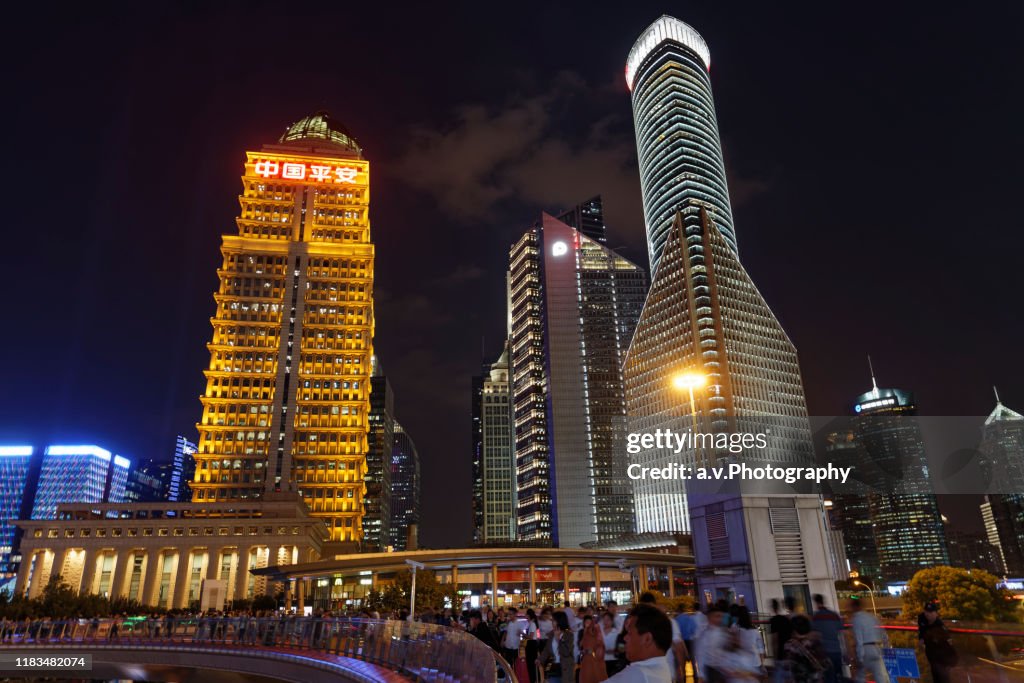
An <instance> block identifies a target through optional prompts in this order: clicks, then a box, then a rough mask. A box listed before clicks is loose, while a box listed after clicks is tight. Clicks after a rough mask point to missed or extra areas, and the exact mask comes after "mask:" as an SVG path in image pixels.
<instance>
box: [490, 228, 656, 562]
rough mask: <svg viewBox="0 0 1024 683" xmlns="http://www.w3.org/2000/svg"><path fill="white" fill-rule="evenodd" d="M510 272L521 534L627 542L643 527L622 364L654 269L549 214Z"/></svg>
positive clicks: (556, 540)
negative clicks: (637, 524) (636, 504)
mask: <svg viewBox="0 0 1024 683" xmlns="http://www.w3.org/2000/svg"><path fill="white" fill-rule="evenodd" d="M509 273H510V282H511V317H512V335H511V365H512V404H513V411H514V412H513V420H514V432H515V453H516V462H517V489H518V493H517V506H518V512H517V515H518V535H519V540H521V541H529V542H533V543H540V544H549V543H550V544H554V545H557V546H559V547H564V548H573V547H579V546H580V545H581V544H583V543H593V542H604V541H611V540H617V539H619V538H621V537H622V536H623V535H625V534H627V533H629V532H630V531H631V530H632V524H633V505H632V497H631V491H630V487H629V483H628V480H626V479H625V477H624V474H625V471H626V468H627V466H628V464H629V463H628V461H627V459H626V449H625V438H626V405H625V398H624V396H623V385H622V370H621V367H622V361H623V359H624V357H625V354H626V349H627V348H629V342H630V339H631V338H632V336H633V330H634V328H635V326H636V321H637V319H638V317H639V315H640V310H641V309H642V308H643V302H644V297H645V296H646V295H647V274H646V273H645V272H644V270H643V269H642V268H641V267H639V266H637V265H636V264H634V263H632V262H630V261H629V260H627V259H625V258H623V257H622V256H620V255H619V254H617V253H615V252H614V251H612V250H610V249H608V248H607V247H605V246H604V245H602V244H600V243H599V242H597V241H595V240H593V239H591V238H590V237H587V236H586V235H584V234H583V233H582V232H581V231H580V230H576V229H574V228H572V227H570V226H569V225H566V224H565V223H563V222H562V221H560V220H558V219H556V218H553V217H551V216H549V215H547V214H545V215H544V217H543V221H542V224H541V225H539V226H536V227H534V228H532V229H531V230H529V231H527V232H526V233H525V234H524V235H523V236H522V237H521V238H520V239H519V240H518V241H517V242H516V244H515V245H513V247H512V250H511V253H510V258H509Z"/></svg>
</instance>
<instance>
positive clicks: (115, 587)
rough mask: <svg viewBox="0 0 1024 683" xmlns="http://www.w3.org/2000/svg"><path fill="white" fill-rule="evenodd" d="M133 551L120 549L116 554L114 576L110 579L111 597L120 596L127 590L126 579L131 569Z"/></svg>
mask: <svg viewBox="0 0 1024 683" xmlns="http://www.w3.org/2000/svg"><path fill="white" fill-rule="evenodd" d="M131 558H132V552H131V551H125V550H119V551H115V554H114V576H113V578H112V579H111V580H110V599H111V600H113V599H115V598H120V597H122V596H123V595H124V592H125V586H126V583H125V580H126V579H127V578H128V570H129V569H131Z"/></svg>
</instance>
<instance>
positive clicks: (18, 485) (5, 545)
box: [0, 444, 35, 583]
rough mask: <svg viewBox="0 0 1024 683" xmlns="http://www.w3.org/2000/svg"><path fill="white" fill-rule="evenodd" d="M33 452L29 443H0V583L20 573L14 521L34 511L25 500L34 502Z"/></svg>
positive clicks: (24, 517)
mask: <svg viewBox="0 0 1024 683" xmlns="http://www.w3.org/2000/svg"><path fill="white" fill-rule="evenodd" d="M34 452H35V449H34V448H33V447H32V446H30V445H27V444H25V445H14V444H12V445H3V446H0V583H2V580H3V579H10V578H13V577H14V576H15V575H16V574H17V572H18V562H17V560H16V558H15V557H13V555H14V550H15V548H16V547H17V545H18V544H17V540H18V535H19V534H18V527H16V526H15V525H14V520H16V519H26V518H28V517H29V515H30V514H31V505H26V502H27V501H31V494H32V491H30V488H33V487H30V486H29V472H30V470H31V468H32V462H33V457H32V455H33V453H34Z"/></svg>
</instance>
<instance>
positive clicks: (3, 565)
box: [0, 444, 131, 579]
mask: <svg viewBox="0 0 1024 683" xmlns="http://www.w3.org/2000/svg"><path fill="white" fill-rule="evenodd" d="M130 467H131V462H130V461H129V460H128V459H127V458H123V457H121V456H120V455H114V454H113V453H111V452H110V451H108V450H107V449H105V448H101V447H99V446H94V445H81V446H74V445H72V446H65V445H51V446H47V447H46V448H45V449H43V450H41V451H40V450H38V449H36V448H35V447H34V446H32V445H21V444H18V445H0V579H11V578H13V577H14V576H15V575H16V573H17V570H18V564H19V563H20V561H21V555H20V553H19V552H18V546H19V544H20V541H21V537H20V530H18V529H17V527H15V526H14V524H13V522H14V521H15V520H19V519H55V518H56V515H57V505H58V504H59V503H121V502H124V501H125V494H126V487H127V483H128V471H129V469H130Z"/></svg>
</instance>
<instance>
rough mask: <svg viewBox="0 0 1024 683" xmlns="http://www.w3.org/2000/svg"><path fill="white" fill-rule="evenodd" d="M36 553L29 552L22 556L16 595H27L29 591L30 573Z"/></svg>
mask: <svg viewBox="0 0 1024 683" xmlns="http://www.w3.org/2000/svg"><path fill="white" fill-rule="evenodd" d="M34 554H35V551H32V550H30V551H28V552H26V553H24V554H23V555H22V556H21V564H19V565H18V578H17V579H15V581H14V594H15V595H25V592H26V591H27V590H28V572H29V570H30V569H31V568H32V556H33V555H34Z"/></svg>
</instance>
